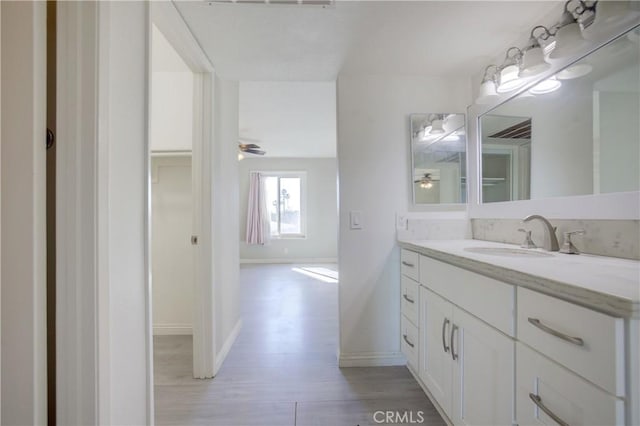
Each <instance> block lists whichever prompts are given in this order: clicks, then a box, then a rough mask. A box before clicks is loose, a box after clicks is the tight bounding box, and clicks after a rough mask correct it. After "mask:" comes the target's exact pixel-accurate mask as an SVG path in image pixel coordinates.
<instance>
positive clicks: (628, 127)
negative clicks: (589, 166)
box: [594, 83, 640, 193]
mask: <svg viewBox="0 0 640 426" xmlns="http://www.w3.org/2000/svg"><path fill="white" fill-rule="evenodd" d="M636 88H637V83H636ZM597 98H598V100H599V105H597V106H595V105H594V108H595V107H597V108H598V110H599V115H600V128H599V130H600V135H599V136H600V145H599V150H598V151H599V152H598V153H599V158H598V159H599V163H600V164H599V165H600V168H599V171H600V176H599V177H600V182H599V183H600V185H599V190H600V191H599V192H601V193H605V192H620V191H638V190H639V189H640V170H639V169H640V167H639V166H638V165H639V164H640V126H638V117H640V102H638V92H631V93H619V92H618V93H617V92H605V91H600V92H598V97H597Z"/></svg>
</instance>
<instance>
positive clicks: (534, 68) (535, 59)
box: [520, 25, 553, 77]
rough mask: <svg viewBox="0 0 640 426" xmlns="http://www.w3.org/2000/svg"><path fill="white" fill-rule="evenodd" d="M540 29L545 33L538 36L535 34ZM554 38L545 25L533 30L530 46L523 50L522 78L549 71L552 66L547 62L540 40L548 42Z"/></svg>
mask: <svg viewBox="0 0 640 426" xmlns="http://www.w3.org/2000/svg"><path fill="white" fill-rule="evenodd" d="M538 29H542V30H544V31H543V32H542V33H540V35H539V36H536V35H535V32H536V30H538ZM552 36H553V34H551V32H550V31H549V30H548V29H547V27H545V26H544V25H538V26H536V27H534V28H533V29H532V30H531V35H530V36H529V44H528V45H527V47H525V48H524V49H523V50H522V69H521V70H520V77H533V76H536V75H538V74H540V73H543V72H544V71H546V70H547V69H549V67H550V65H549V64H548V63H547V62H546V61H545V58H544V54H545V52H544V49H543V48H542V45H540V39H542V40H547V39H549V38H550V37H552Z"/></svg>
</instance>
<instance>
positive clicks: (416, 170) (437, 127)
mask: <svg viewBox="0 0 640 426" xmlns="http://www.w3.org/2000/svg"><path fill="white" fill-rule="evenodd" d="M410 120H411V159H412V168H411V170H412V177H411V182H412V188H413V202H414V204H458V203H465V202H466V194H467V190H466V149H467V148H466V147H467V138H466V132H465V115H464V114H461V113H440V112H438V113H426V114H411V116H410Z"/></svg>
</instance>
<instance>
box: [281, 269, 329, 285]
mask: <svg viewBox="0 0 640 426" xmlns="http://www.w3.org/2000/svg"><path fill="white" fill-rule="evenodd" d="M291 270H292V271H293V272H297V273H299V274H302V275H306V276H308V277H311V278H314V279H316V280H318V281H323V282H325V283H337V282H338V271H334V270H332V269H328V268H322V267H302V268H291Z"/></svg>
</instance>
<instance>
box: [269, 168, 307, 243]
mask: <svg viewBox="0 0 640 426" xmlns="http://www.w3.org/2000/svg"><path fill="white" fill-rule="evenodd" d="M261 174H262V175H263V176H264V177H265V188H266V199H267V207H268V208H269V217H270V219H271V236H272V237H276V238H277V237H281V238H304V236H305V235H304V234H305V229H304V226H305V211H304V207H305V206H304V201H305V194H304V183H305V173H304V172H282V173H275V172H266V173H265V172H261Z"/></svg>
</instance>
